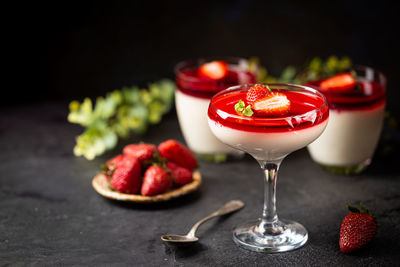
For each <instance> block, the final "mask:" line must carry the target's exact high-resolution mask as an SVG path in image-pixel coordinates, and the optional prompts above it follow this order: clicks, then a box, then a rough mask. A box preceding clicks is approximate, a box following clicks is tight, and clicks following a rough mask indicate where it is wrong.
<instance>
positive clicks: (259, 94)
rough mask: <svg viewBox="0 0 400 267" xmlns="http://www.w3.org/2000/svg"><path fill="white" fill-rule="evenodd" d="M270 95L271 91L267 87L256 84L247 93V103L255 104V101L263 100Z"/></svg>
mask: <svg viewBox="0 0 400 267" xmlns="http://www.w3.org/2000/svg"><path fill="white" fill-rule="evenodd" d="M268 93H269V90H268V88H267V87H265V86H264V85H262V84H256V85H254V86H252V87H250V89H249V90H248V91H247V93H246V101H247V104H250V105H251V104H253V103H254V101H256V100H258V99H260V98H263V97H264V96H265V95H267V94H268Z"/></svg>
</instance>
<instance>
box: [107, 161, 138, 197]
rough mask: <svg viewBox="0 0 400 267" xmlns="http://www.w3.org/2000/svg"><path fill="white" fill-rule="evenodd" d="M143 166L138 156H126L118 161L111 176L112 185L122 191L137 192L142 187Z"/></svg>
mask: <svg viewBox="0 0 400 267" xmlns="http://www.w3.org/2000/svg"><path fill="white" fill-rule="evenodd" d="M140 172H141V167H140V162H139V160H138V159H136V158H124V159H122V161H120V162H119V163H118V166H117V167H116V169H115V170H114V173H113V174H112V177H111V182H110V185H111V187H112V188H114V189H115V190H117V191H119V192H122V193H130V194H136V193H137V192H139V189H140V182H141V179H140V178H141V177H140Z"/></svg>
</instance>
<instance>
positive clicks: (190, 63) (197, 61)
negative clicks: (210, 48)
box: [174, 56, 249, 82]
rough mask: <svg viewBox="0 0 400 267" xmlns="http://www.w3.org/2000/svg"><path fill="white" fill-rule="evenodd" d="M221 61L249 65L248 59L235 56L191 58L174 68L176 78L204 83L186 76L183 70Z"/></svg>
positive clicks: (199, 79)
mask: <svg viewBox="0 0 400 267" xmlns="http://www.w3.org/2000/svg"><path fill="white" fill-rule="evenodd" d="M219 60H220V61H224V62H226V63H227V64H228V65H229V64H235V65H238V66H239V65H240V63H241V62H245V63H249V60H248V59H246V58H242V57H235V56H225V57H224V56H221V57H199V58H191V59H187V60H183V61H180V62H178V63H177V64H176V65H175V67H174V74H175V76H176V77H180V78H183V79H185V80H187V81H203V80H202V79H201V78H198V77H193V76H189V75H185V74H184V73H183V72H182V71H181V70H182V69H183V68H185V67H187V66H200V65H201V64H203V63H206V62H211V61H219ZM207 82H218V81H207Z"/></svg>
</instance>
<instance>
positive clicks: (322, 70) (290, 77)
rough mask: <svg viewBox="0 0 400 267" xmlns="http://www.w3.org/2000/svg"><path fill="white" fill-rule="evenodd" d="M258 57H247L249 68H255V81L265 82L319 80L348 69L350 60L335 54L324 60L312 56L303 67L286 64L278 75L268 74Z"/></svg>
mask: <svg viewBox="0 0 400 267" xmlns="http://www.w3.org/2000/svg"><path fill="white" fill-rule="evenodd" d="M259 63H260V62H259V59H258V58H257V57H252V58H250V59H249V68H250V70H257V81H258V82H265V83H274V82H282V83H295V84H302V83H305V82H307V81H312V80H321V79H325V78H328V77H331V76H334V75H336V74H339V73H341V72H345V71H350V69H351V66H352V62H351V59H350V58H349V57H342V58H340V59H339V58H338V57H337V56H334V55H333V56H330V57H328V58H327V59H326V60H325V61H324V60H322V59H321V58H320V57H314V58H313V59H311V60H310V61H308V62H307V63H306V64H305V66H304V67H302V68H296V67H294V66H287V67H286V68H284V69H283V71H282V73H281V75H280V76H279V77H275V76H272V75H270V74H269V72H268V70H267V69H266V68H265V67H263V66H260V64H259Z"/></svg>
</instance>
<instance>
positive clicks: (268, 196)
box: [257, 160, 283, 235]
mask: <svg viewBox="0 0 400 267" xmlns="http://www.w3.org/2000/svg"><path fill="white" fill-rule="evenodd" d="M281 162H282V160H279V161H274V162H271V161H259V163H260V165H261V168H262V169H263V170H264V175H265V177H264V208H263V213H262V217H261V221H260V223H259V225H258V226H257V228H258V229H257V231H258V232H259V233H260V234H268V235H274V234H275V235H276V234H279V233H281V232H282V231H283V228H282V225H280V223H279V220H278V214H277V212H276V180H277V178H278V169H279V166H280V164H281Z"/></svg>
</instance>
